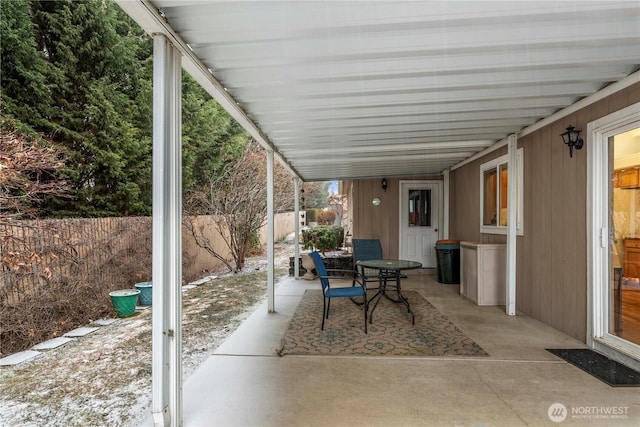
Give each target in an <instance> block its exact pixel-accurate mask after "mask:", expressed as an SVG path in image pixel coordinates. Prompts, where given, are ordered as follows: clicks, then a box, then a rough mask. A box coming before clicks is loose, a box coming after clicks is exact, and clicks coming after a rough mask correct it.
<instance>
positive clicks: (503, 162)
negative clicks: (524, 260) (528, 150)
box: [480, 148, 523, 236]
mask: <svg viewBox="0 0 640 427" xmlns="http://www.w3.org/2000/svg"><path fill="white" fill-rule="evenodd" d="M516 157H517V162H518V174H517V176H515V177H512V176H511V175H510V174H509V163H508V161H509V158H508V156H501V157H498V158H496V159H494V160H492V161H490V162H487V163H485V164H483V165H482V166H481V167H480V179H481V186H480V192H481V195H480V201H481V204H482V205H481V206H480V232H481V233H492V234H506V233H507V224H508V218H509V215H508V201H509V197H508V194H509V193H508V191H507V190H508V186H509V180H510V179H514V180H515V185H516V233H517V234H518V235H519V236H522V235H523V229H522V209H523V205H522V170H523V161H522V158H523V149H522V148H519V149H518V151H517V154H516Z"/></svg>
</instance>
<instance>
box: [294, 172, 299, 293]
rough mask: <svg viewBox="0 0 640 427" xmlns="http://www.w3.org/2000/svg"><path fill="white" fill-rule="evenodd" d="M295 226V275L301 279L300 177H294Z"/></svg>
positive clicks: (296, 278)
mask: <svg viewBox="0 0 640 427" xmlns="http://www.w3.org/2000/svg"><path fill="white" fill-rule="evenodd" d="M293 193H294V194H293V197H294V211H295V213H294V215H295V222H296V223H295V226H294V228H293V230H294V234H293V277H294V278H295V280H298V279H300V241H299V240H300V178H297V177H294V178H293Z"/></svg>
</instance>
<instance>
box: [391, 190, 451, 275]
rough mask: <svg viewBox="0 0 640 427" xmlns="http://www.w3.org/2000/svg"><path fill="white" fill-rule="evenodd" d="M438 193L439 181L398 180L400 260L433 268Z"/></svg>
mask: <svg viewBox="0 0 640 427" xmlns="http://www.w3.org/2000/svg"><path fill="white" fill-rule="evenodd" d="M441 194H442V183H441V182H440V181H400V245H399V247H400V259H406V260H411V261H418V262H420V263H422V267H423V268H435V267H436V251H435V244H436V241H437V240H438V236H439V231H438V230H440V229H441V226H440V218H441V215H440V209H441V203H440V195H441Z"/></svg>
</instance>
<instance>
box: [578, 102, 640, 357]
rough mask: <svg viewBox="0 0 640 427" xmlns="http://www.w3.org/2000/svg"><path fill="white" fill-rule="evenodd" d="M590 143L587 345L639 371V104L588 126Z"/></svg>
mask: <svg viewBox="0 0 640 427" xmlns="http://www.w3.org/2000/svg"><path fill="white" fill-rule="evenodd" d="M587 128H588V129H587V135H588V137H589V141H590V142H591V147H590V150H592V151H593V153H590V154H589V175H588V177H589V179H590V180H591V181H590V183H591V187H592V188H593V191H590V192H589V199H588V206H590V207H591V209H592V210H591V217H590V221H591V223H590V224H589V228H590V229H591V234H590V239H589V246H590V251H591V259H592V260H593V263H592V265H591V266H590V268H591V272H590V275H591V277H592V282H591V283H590V290H589V297H590V299H589V301H590V307H589V308H590V314H589V318H588V324H587V327H588V335H587V342H588V344H589V345H590V346H591V347H593V348H595V349H596V350H599V351H602V352H603V353H606V354H608V355H610V356H612V357H613V358H614V359H618V360H620V361H622V362H623V363H626V364H629V365H630V366H633V367H636V368H638V367H640V320H639V319H640V220H639V218H640V191H639V190H640V103H639V104H635V105H633V106H631V107H629V108H626V109H623V110H621V111H620V112H617V113H613V114H611V115H609V116H606V117H603V118H601V119H598V120H596V121H594V122H592V123H590V124H589V125H588V127H587Z"/></svg>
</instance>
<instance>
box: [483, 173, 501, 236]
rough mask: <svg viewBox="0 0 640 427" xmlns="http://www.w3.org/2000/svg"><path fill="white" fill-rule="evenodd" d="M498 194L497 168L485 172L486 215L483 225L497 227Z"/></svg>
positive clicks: (484, 215)
mask: <svg viewBox="0 0 640 427" xmlns="http://www.w3.org/2000/svg"><path fill="white" fill-rule="evenodd" d="M497 193H498V172H497V169H496V168H493V169H489V170H486V171H485V172H484V209H483V211H484V214H483V215H482V223H483V224H484V225H496V221H497V218H498V213H497V211H496V210H497V206H498V203H497V200H498V199H497V197H496V195H497Z"/></svg>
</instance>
